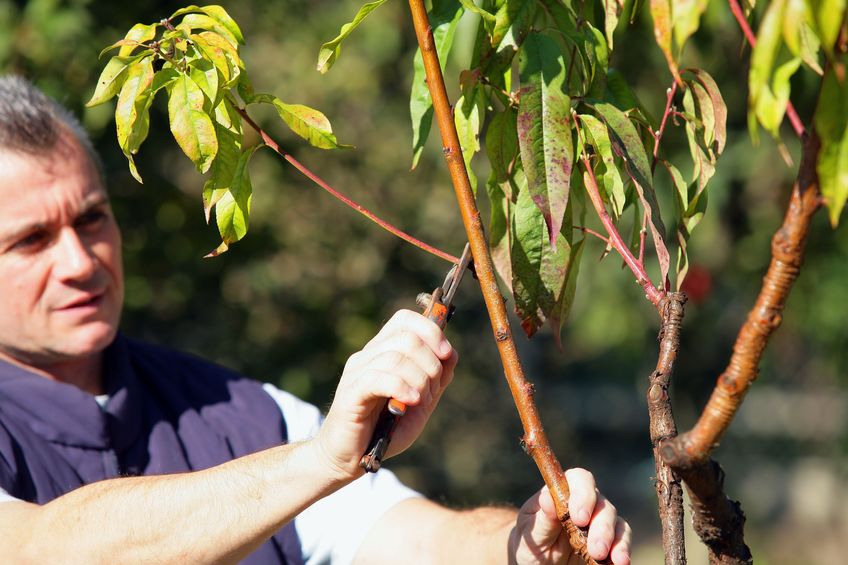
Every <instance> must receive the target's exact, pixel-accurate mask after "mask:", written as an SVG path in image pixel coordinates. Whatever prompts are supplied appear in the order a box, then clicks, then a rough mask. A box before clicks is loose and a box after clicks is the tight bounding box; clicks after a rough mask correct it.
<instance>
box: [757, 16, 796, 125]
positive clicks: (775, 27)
mask: <svg viewBox="0 0 848 565" xmlns="http://www.w3.org/2000/svg"><path fill="white" fill-rule="evenodd" d="M785 13H786V0H775V1H774V2H772V3H771V4H769V6H768V8H766V13H765V15H764V16H763V21H762V23H761V24H760V29H759V32H758V34H757V46H756V48H755V49H754V50H753V52H752V54H751V71H750V73H749V75H748V90H749V112H750V113H751V114H752V115H753V116H755V117H756V119H757V120H758V121H759V123H761V124H762V125H763V127H764V128H765V129H766V131H768V132H769V133H771V134H772V136H774V137H775V138H779V134H780V132H779V130H780V124H781V123H782V122H783V116H784V114H785V113H786V104H787V102H788V101H789V92H790V84H789V79H790V78H792V75H793V74H794V73H795V71H796V70H797V69H798V67H799V66H800V64H801V58H800V57H792V56H790V55H788V54H787V53H786V52H784V53H783V54H782V53H781V52H782V49H781V48H782V45H783V41H782V39H783V21H784V18H785ZM749 124H752V125H753V129H752V130H751V136H752V137H753V138H754V139H755V140H756V139H757V131H756V122H755V121H754V120H753V119H749Z"/></svg>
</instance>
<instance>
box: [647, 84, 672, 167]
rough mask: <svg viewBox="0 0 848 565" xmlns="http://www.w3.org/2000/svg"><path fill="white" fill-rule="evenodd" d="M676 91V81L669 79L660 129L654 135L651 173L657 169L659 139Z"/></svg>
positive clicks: (660, 139)
mask: <svg viewBox="0 0 848 565" xmlns="http://www.w3.org/2000/svg"><path fill="white" fill-rule="evenodd" d="M675 92H677V81H676V80H672V81H671V87H670V88H669V89H668V90H666V94H665V96H666V98H665V110H664V111H663V117H662V121H661V122H660V129H658V130H657V133H656V135H655V136H654V160H653V161H651V174H653V173H654V171H655V170H656V169H657V157H658V155H659V152H660V141H662V137H663V134H664V133H665V125H666V124H667V123H668V117H669V115H671V108H672V106H671V102H672V100H674V93H675Z"/></svg>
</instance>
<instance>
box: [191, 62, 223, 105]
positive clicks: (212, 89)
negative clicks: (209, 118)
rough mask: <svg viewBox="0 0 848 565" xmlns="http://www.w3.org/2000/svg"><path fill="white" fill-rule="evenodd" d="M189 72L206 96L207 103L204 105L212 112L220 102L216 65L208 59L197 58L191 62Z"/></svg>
mask: <svg viewBox="0 0 848 565" xmlns="http://www.w3.org/2000/svg"><path fill="white" fill-rule="evenodd" d="M188 72H189V76H190V77H191V80H193V81H194V82H195V84H197V86H199V87H200V90H202V91H203V94H204V95H205V96H206V103H204V105H203V107H204V109H205V110H206V111H207V112H211V111H212V108H214V107H215V106H216V105H217V103H218V95H219V90H218V70H217V69H216V68H215V65H213V64H212V62H211V61H209V60H207V59H196V60H194V61H192V62H191V63H189V65H188Z"/></svg>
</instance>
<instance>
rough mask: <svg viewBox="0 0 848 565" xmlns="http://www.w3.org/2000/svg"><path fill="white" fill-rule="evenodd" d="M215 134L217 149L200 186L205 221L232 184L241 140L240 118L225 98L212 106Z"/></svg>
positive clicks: (239, 153) (207, 221)
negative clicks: (201, 187)
mask: <svg viewBox="0 0 848 565" xmlns="http://www.w3.org/2000/svg"><path fill="white" fill-rule="evenodd" d="M215 136H216V137H217V138H218V153H217V155H216V156H215V160H214V161H213V162H212V167H211V169H210V171H209V172H210V174H209V180H207V181H206V183H205V184H204V186H203V212H204V215H205V216H206V223H207V224H208V223H209V218H210V214H211V212H212V208H213V207H214V206H215V205H216V204H217V203H218V202H219V201H220V200H221V198H223V196H224V194H226V193H227V192H228V191H229V190H230V188H231V186H232V183H233V179H234V178H235V174H236V169H237V167H238V162H239V158H240V157H241V148H242V144H243V136H242V131H241V118H240V116H239V115H238V114H237V113H236V111H235V109H234V108H233V107H232V106H231V105H230V103H229V102H228V101H226V100H225V101H224V102H223V103H221V104H220V105H218V107H217V108H215Z"/></svg>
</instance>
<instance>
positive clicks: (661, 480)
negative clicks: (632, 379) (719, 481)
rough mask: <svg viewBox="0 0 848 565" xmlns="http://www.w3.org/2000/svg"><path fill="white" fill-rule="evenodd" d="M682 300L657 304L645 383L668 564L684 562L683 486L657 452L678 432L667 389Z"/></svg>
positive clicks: (674, 296) (677, 341)
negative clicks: (653, 359)
mask: <svg viewBox="0 0 848 565" xmlns="http://www.w3.org/2000/svg"><path fill="white" fill-rule="evenodd" d="M685 303H686V295H684V294H681V293H669V294H667V295H666V296H665V297H664V298H663V300H662V302H661V303H660V306H659V309H660V314H661V316H662V326H661V328H660V335H659V342H660V353H659V358H658V359H657V368H656V370H655V371H654V372H653V373H651V376H650V377H649V383H648V415H649V417H650V432H651V445H652V447H653V451H654V463H655V466H656V471H657V476H656V489H657V502H658V506H659V515H660V523H661V525H662V540H663V551H664V553H665V562H666V563H667V564H668V565H683V564H685V563H686V548H685V546H684V543H683V486H682V485H681V482H680V478H679V477H678V476H677V474H676V473H675V472H674V471H673V470H672V469H671V468H670V467H669V466H668V465H667V464H666V463H665V461H663V459H662V457H661V456H660V452H659V446H660V443H661V442H663V441H666V440H669V439H672V438H674V437H675V436H676V435H677V426H676V425H675V423H674V415H673V414H672V410H671V400H670V399H669V396H668V388H669V384H670V382H671V375H672V372H673V369H674V361H675V359H676V358H677V352H678V349H679V346H680V326H681V324H682V322H683V305H684V304H685Z"/></svg>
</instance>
